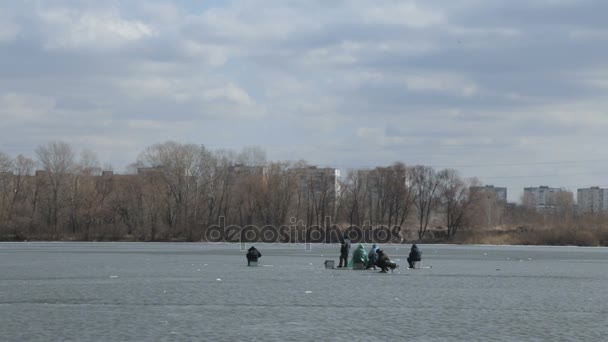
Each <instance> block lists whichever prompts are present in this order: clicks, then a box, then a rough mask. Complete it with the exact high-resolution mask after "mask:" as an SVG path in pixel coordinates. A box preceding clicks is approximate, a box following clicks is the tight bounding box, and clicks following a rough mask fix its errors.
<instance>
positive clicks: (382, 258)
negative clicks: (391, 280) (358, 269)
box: [376, 249, 399, 273]
mask: <svg viewBox="0 0 608 342" xmlns="http://www.w3.org/2000/svg"><path fill="white" fill-rule="evenodd" d="M376 253H377V254H378V261H376V266H378V267H380V268H381V269H382V273H386V272H388V269H389V268H390V269H391V271H392V270H394V269H395V268H397V267H399V266H398V265H397V264H396V263H395V262H393V261H391V259H390V258H389V257H388V255H387V254H386V253H384V251H383V250H381V249H379V250H377V251H376Z"/></svg>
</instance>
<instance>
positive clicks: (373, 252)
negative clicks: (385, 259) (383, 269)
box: [367, 244, 378, 269]
mask: <svg viewBox="0 0 608 342" xmlns="http://www.w3.org/2000/svg"><path fill="white" fill-rule="evenodd" d="M377 251H378V247H377V246H376V244H374V245H373V246H372V249H370V250H369V253H367V260H368V262H367V268H368V269H370V268H373V269H376V261H377V260H378V253H377Z"/></svg>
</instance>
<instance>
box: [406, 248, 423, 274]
mask: <svg viewBox="0 0 608 342" xmlns="http://www.w3.org/2000/svg"><path fill="white" fill-rule="evenodd" d="M415 261H422V252H421V251H420V249H418V246H416V244H413V245H412V249H411V250H410V255H409V256H408V257H407V263H408V264H410V268H414V262H415Z"/></svg>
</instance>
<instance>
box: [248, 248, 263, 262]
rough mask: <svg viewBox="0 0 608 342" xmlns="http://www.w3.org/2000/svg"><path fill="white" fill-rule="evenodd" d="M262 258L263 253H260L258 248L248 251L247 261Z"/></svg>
mask: <svg viewBox="0 0 608 342" xmlns="http://www.w3.org/2000/svg"><path fill="white" fill-rule="evenodd" d="M261 257H262V253H260V251H258V250H257V248H255V247H251V248H249V250H247V259H248V260H252V261H257V260H258V258H261Z"/></svg>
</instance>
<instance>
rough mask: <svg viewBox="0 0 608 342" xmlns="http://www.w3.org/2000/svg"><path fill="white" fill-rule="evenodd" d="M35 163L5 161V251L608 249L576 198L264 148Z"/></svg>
mask: <svg viewBox="0 0 608 342" xmlns="http://www.w3.org/2000/svg"><path fill="white" fill-rule="evenodd" d="M35 154H36V159H31V158H28V157H25V156H22V155H19V156H16V157H14V158H12V157H10V156H8V155H7V154H5V153H2V152H0V239H2V240H84V241H91V240H129V241H176V240H177V241H201V240H203V239H204V237H205V231H206V229H207V228H208V227H210V226H211V225H214V224H217V223H218V222H219V221H220V219H222V220H224V221H225V224H226V225H238V226H241V227H244V226H247V225H257V226H259V227H262V226H265V225H273V226H276V227H279V226H283V225H292V224H294V223H299V222H301V223H302V224H303V225H305V226H311V225H315V226H318V227H326V226H327V225H330V224H338V225H339V226H340V227H341V228H342V229H344V228H346V227H349V226H351V225H356V226H359V227H363V226H366V225H367V226H379V225H385V226H387V227H389V228H394V227H399V230H400V231H401V235H402V238H403V239H404V240H405V241H411V240H427V241H453V242H492V243H535V244H580V245H606V244H608V240H607V238H608V234H606V226H605V224H604V222H606V221H605V220H603V219H602V218H601V217H598V216H597V215H595V216H590V215H589V216H581V215H577V213H576V211H575V207H574V201H573V199H572V194H570V196H569V197H570V198H569V197H568V195H566V196H564V198H563V199H561V200H560V201H558V203H557V205H556V206H555V208H553V210H552V211H550V212H542V213H539V212H537V211H536V210H534V208H531V207H529V206H525V205H507V204H506V203H504V202H501V201H499V200H498V199H497V198H496V196H495V195H494V194H493V193H491V192H488V191H484V190H483V188H480V187H477V186H478V185H479V184H478V182H477V181H476V180H474V179H464V178H462V177H461V176H459V175H458V173H457V172H456V171H454V170H451V169H445V170H435V169H433V168H432V167H429V166H421V165H416V166H407V165H405V164H403V163H395V164H393V165H390V166H387V167H377V168H375V169H371V170H351V171H349V173H348V174H347V175H346V176H345V177H339V176H338V175H337V174H336V172H335V170H333V169H329V168H316V167H311V166H308V165H307V164H306V163H305V162H303V161H300V162H295V163H278V162H269V161H267V160H266V156H265V153H264V151H263V150H262V149H260V148H255V147H249V148H245V149H243V151H241V152H238V153H237V152H234V151H227V150H214V151H211V150H209V149H207V148H206V147H205V146H202V145H192V144H180V143H176V142H165V143H162V144H156V145H153V146H150V147H148V148H146V149H145V150H144V151H142V152H141V153H140V154H139V157H138V158H137V160H136V161H135V162H134V163H133V164H132V165H131V166H130V167H129V172H127V173H126V174H114V173H113V172H110V171H111V167H109V166H106V167H103V168H102V167H101V166H100V165H99V162H98V160H97V157H96V155H95V153H94V152H92V151H82V152H80V153H79V154H77V153H76V151H75V150H74V148H73V147H72V146H70V145H69V144H66V143H64V142H50V143H48V144H46V145H43V146H39V147H38V148H37V149H36V151H35ZM524 202H525V201H524ZM326 228H328V227H326ZM559 232H562V233H559Z"/></svg>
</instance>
